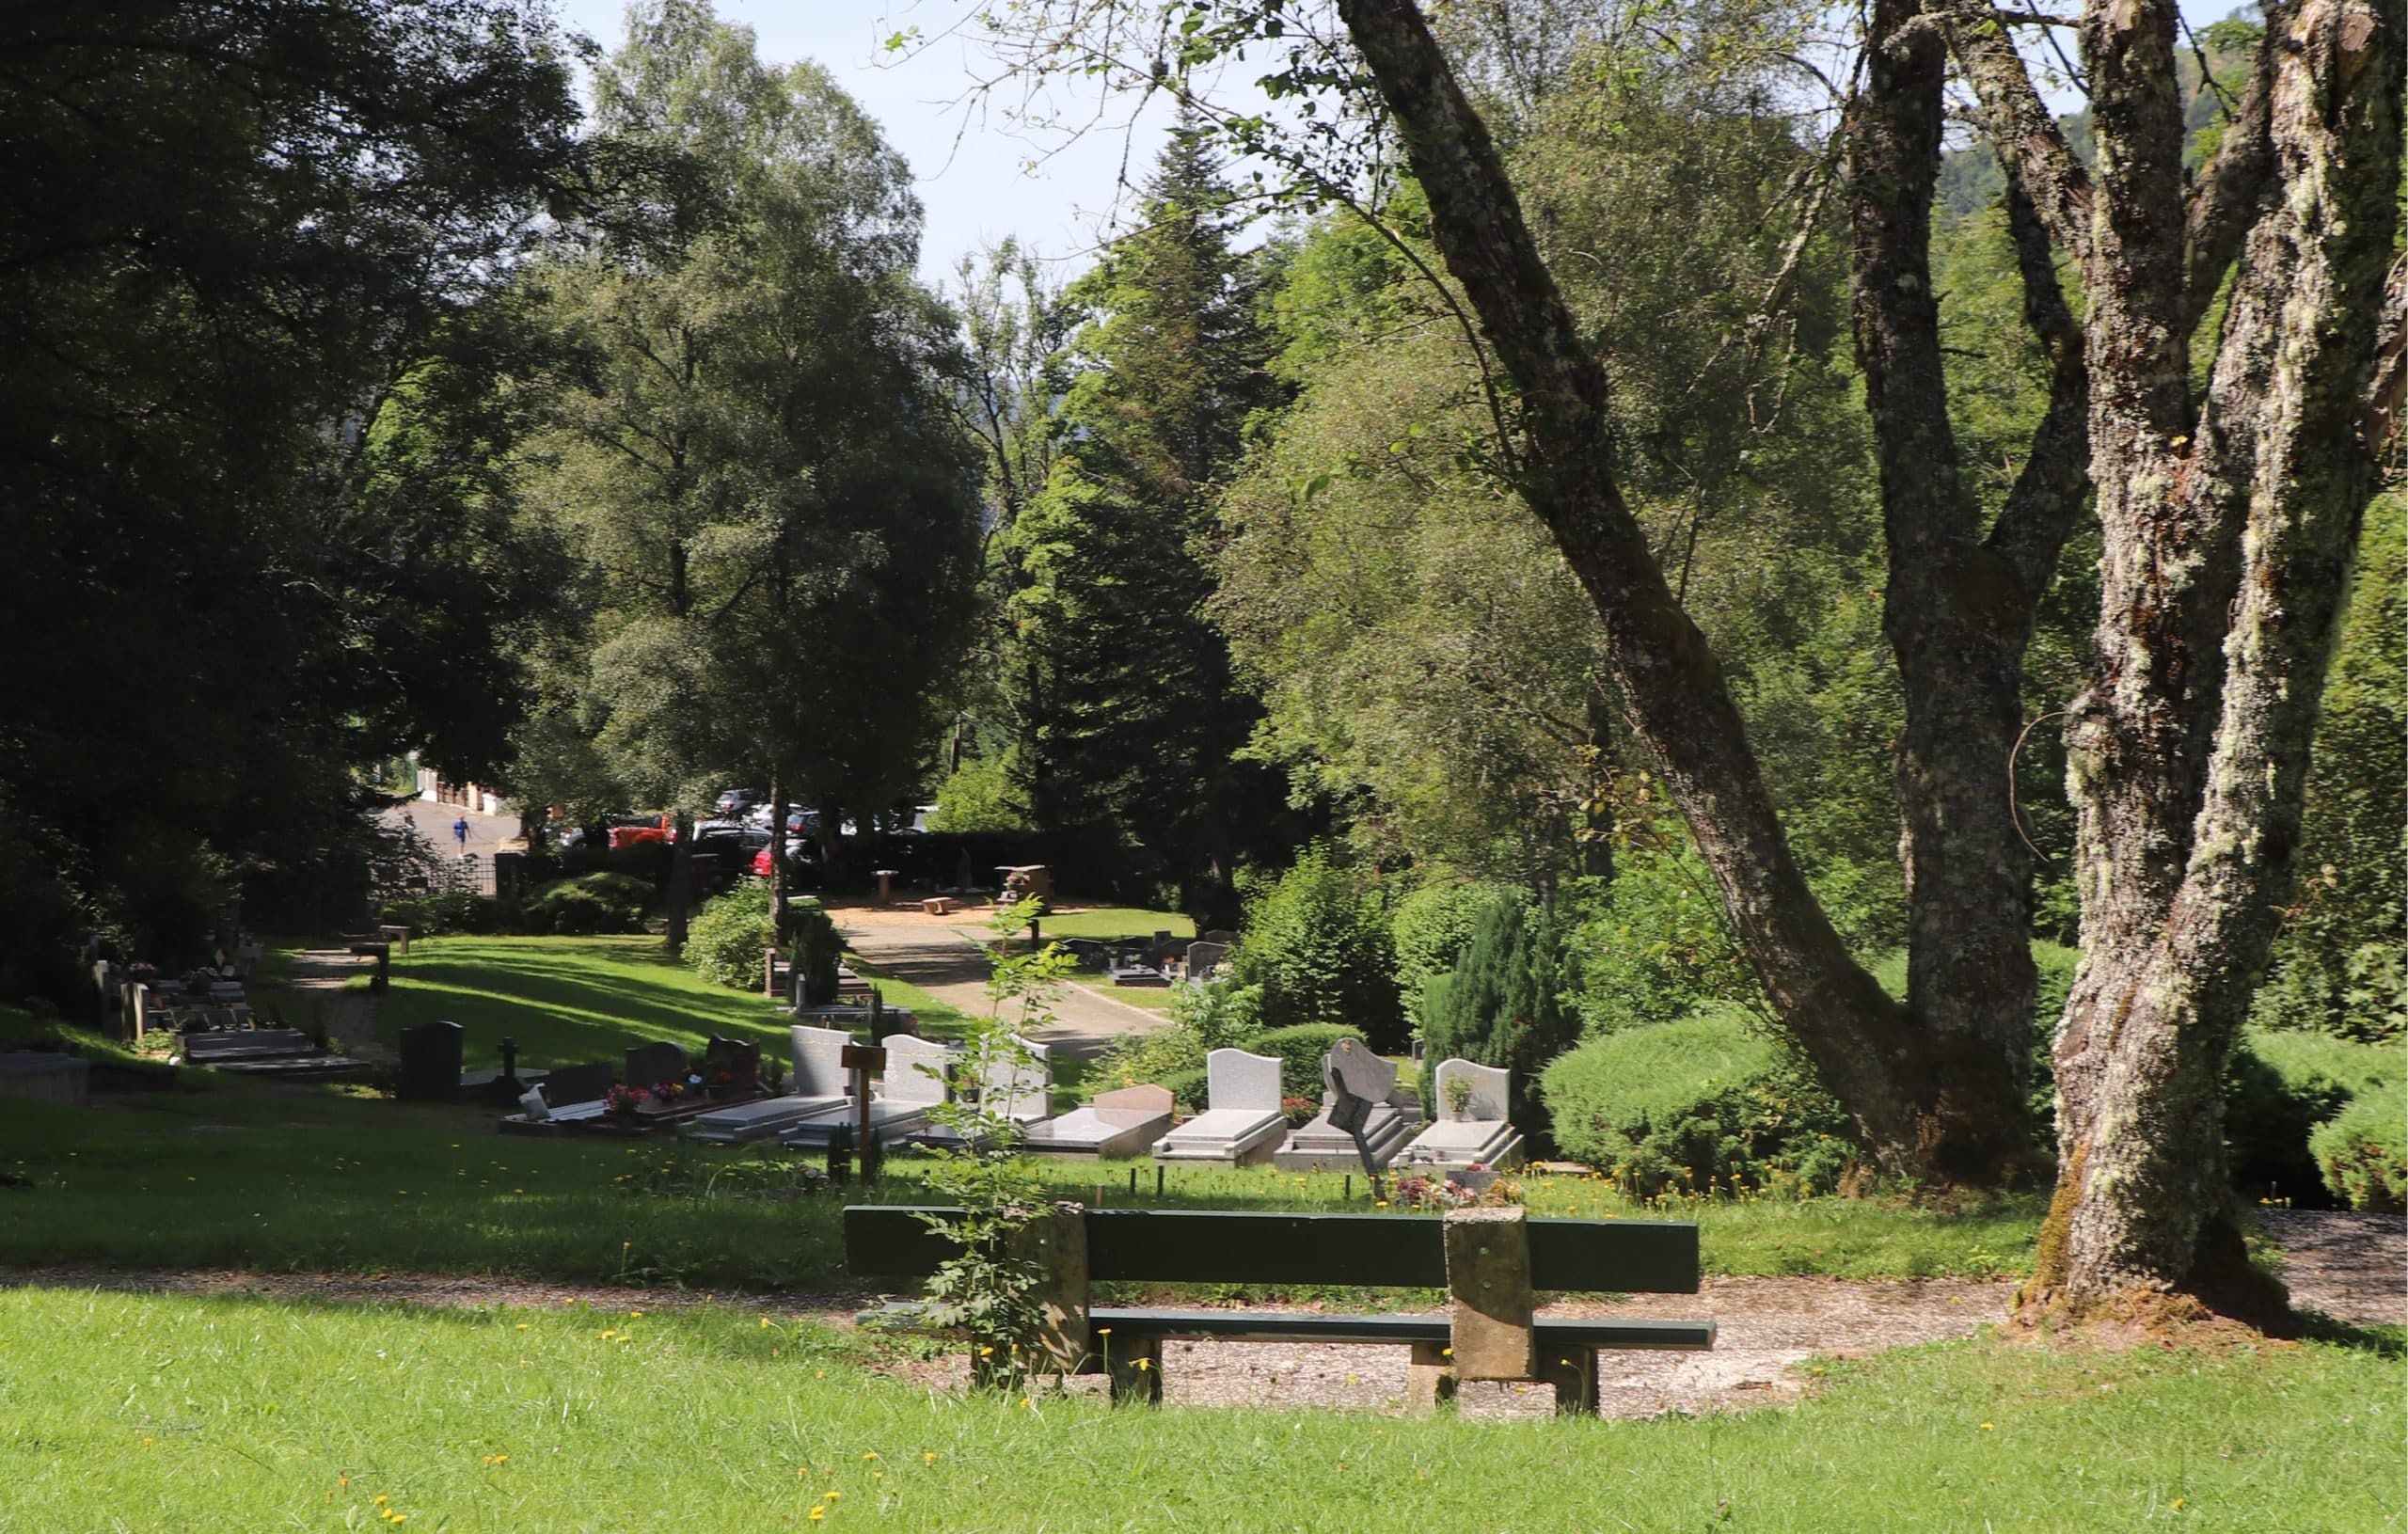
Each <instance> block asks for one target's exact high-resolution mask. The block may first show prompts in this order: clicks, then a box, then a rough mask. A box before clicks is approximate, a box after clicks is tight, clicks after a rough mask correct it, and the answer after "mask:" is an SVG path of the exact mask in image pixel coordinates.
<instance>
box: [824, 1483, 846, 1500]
mask: <svg viewBox="0 0 2408 1534" xmlns="http://www.w3.org/2000/svg"><path fill="white" fill-rule="evenodd" d="M820 1495H821V1496H824V1497H826V1498H827V1499H828V1500H829V1501H831V1502H833V1501H835V1500H836V1499H837V1498H838V1497H840V1496H842V1495H844V1493H842V1492H840V1491H838V1490H836V1488H834V1487H833V1486H831V1487H829V1488H828V1489H827V1490H826V1491H824V1492H822V1493H820Z"/></svg>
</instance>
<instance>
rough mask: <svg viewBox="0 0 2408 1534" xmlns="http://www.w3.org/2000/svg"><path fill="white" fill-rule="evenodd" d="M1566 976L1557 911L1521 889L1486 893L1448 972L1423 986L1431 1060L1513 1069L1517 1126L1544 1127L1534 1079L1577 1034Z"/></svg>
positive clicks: (1531, 1130) (1426, 1050)
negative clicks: (1456, 1059) (1477, 918)
mask: <svg viewBox="0 0 2408 1534" xmlns="http://www.w3.org/2000/svg"><path fill="white" fill-rule="evenodd" d="M1563 984H1564V974H1563V942H1562V939H1561V938H1560V936H1559V934H1558V933H1557V931H1556V926H1555V922H1554V919H1553V918H1552V917H1550V916H1549V915H1548V914H1547V912H1546V911H1545V909H1544V908H1541V907H1538V906H1534V905H1532V904H1530V903H1529V901H1528V900H1525V899H1524V898H1523V897H1522V896H1521V895H1520V894H1519V893H1518V892H1516V893H1509V894H1503V895H1499V896H1497V897H1495V898H1493V899H1491V900H1490V902H1489V904H1488V908H1487V909H1485V910H1483V911H1481V917H1480V925H1479V926H1478V927H1476V928H1475V929H1474V930H1473V933H1472V939H1471V942H1470V944H1469V945H1468V946H1466V947H1465V949H1464V954H1463V957H1462V958H1460V959H1459V960H1457V961H1456V964H1455V968H1454V970H1453V972H1452V973H1450V974H1449V975H1447V976H1446V977H1445V978H1444V979H1443V980H1442V981H1438V982H1434V983H1433V984H1432V985H1431V986H1430V987H1429V988H1427V989H1425V990H1424V991H1423V993H1422V1002H1423V1005H1422V1017H1421V1038H1422V1045H1423V1054H1424V1056H1425V1057H1426V1058H1427V1059H1428V1060H1429V1061H1430V1063H1431V1064H1432V1065H1433V1066H1435V1065H1436V1064H1437V1063H1438V1062H1439V1061H1442V1060H1446V1059H1448V1058H1450V1057H1453V1056H1460V1057H1462V1058H1463V1059H1465V1060H1469V1061H1471V1062H1472V1063H1474V1064H1475V1065H1482V1066H1502V1067H1505V1068H1506V1069H1508V1070H1510V1071H1512V1072H1513V1081H1512V1085H1511V1092H1510V1102H1511V1112H1512V1114H1513V1122H1514V1124H1515V1126H1516V1127H1518V1128H1519V1129H1520V1130H1521V1131H1522V1132H1523V1133H1524V1134H1527V1135H1532V1136H1543V1135H1545V1132H1546V1128H1547V1123H1546V1117H1547V1115H1546V1113H1545V1108H1544V1107H1543V1106H1542V1103H1541V1099H1539V1097H1538V1096H1537V1095H1536V1094H1535V1093H1534V1092H1532V1091H1531V1084H1532V1083H1533V1081H1534V1080H1535V1078H1536V1077H1537V1075H1538V1072H1539V1071H1540V1070H1542V1069H1543V1068H1545V1066H1546V1064H1547V1062H1548V1061H1550V1060H1553V1059H1554V1058H1555V1057H1556V1056H1557V1055H1559V1054H1560V1053H1562V1052H1564V1051H1565V1050H1568V1049H1570V1048H1571V1047H1572V1046H1573V1045H1574V1044H1575V1043H1576V1042H1578V1040H1579V1037H1580V1020H1579V1016H1578V1014H1576V1012H1574V1011H1573V1009H1572V1008H1570V1007H1569V1006H1566V1005H1565V1004H1564V1003H1563V998H1562V995H1561V990H1562V988H1563Z"/></svg>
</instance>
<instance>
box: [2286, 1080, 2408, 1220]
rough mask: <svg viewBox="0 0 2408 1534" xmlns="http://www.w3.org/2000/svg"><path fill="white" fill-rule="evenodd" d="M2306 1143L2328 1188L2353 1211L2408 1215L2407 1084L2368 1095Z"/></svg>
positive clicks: (2354, 1103)
mask: <svg viewBox="0 0 2408 1534" xmlns="http://www.w3.org/2000/svg"><path fill="white" fill-rule="evenodd" d="M2308 1144H2309V1146H2310V1147H2311V1148H2312V1149H2313V1150H2314V1151H2315V1153H2316V1164H2317V1165H2318V1167H2320V1168H2321V1170H2322V1171H2323V1174H2324V1182H2325V1186H2327V1187H2329V1188H2331V1189H2332V1190H2333V1191H2334V1192H2335V1193H2336V1194H2339V1195H2340V1196H2341V1197H2342V1198H2343V1199H2345V1200H2347V1201H2348V1203H2349V1206H2350V1207H2351V1208H2352V1209H2353V1210H2375V1211H2378V1212H2380V1213H2384V1214H2399V1213H2402V1212H2408V1085H2402V1084H2401V1083H2398V1082H2393V1083H2389V1084H2388V1085H2384V1086H2380V1087H2375V1088H2373V1089H2371V1090H2369V1091H2368V1092H2366V1093H2365V1094H2364V1095H2362V1096H2360V1097H2359V1098H2357V1099H2355V1100H2353V1102H2351V1104H2350V1105H2349V1106H2348V1107H2347V1108H2344V1109H2343V1110H2341V1113H2340V1115H2339V1116H2337V1117H2336V1118H2335V1119H2334V1120H2333V1121H2332V1122H2331V1123H2329V1124H2324V1125H2321V1126H2320V1127H2319V1128H2318V1129H2317V1131H2316V1132H2315V1133H2314V1134H2313V1135H2311V1136H2310V1137H2309V1140H2308Z"/></svg>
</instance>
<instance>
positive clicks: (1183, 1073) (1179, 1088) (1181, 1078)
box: [1131, 1066, 1212, 1114]
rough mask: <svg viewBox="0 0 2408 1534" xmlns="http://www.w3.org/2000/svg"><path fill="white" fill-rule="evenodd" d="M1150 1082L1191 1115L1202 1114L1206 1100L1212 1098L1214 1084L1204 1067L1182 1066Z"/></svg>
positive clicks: (1155, 1077) (1165, 1072) (1153, 1078)
mask: <svg viewBox="0 0 2408 1534" xmlns="http://www.w3.org/2000/svg"><path fill="white" fill-rule="evenodd" d="M1149 1080H1151V1081H1152V1083H1154V1084H1155V1085H1156V1086H1159V1087H1161V1088H1162V1089H1163V1090H1164V1091H1165V1092H1168V1093H1169V1094H1170V1096H1171V1100H1172V1101H1174V1102H1176V1103H1178V1104H1179V1105H1180V1107H1182V1108H1184V1109H1186V1110H1187V1111H1188V1112H1190V1113H1196V1114H1200V1113H1202V1112H1203V1111H1204V1106H1205V1102H1206V1100H1207V1099H1209V1098H1210V1097H1211V1096H1212V1091H1211V1087H1212V1082H1211V1079H1210V1076H1209V1074H1208V1073H1207V1072H1206V1070H1205V1068H1204V1067H1202V1066H1182V1067H1180V1068H1179V1069H1177V1070H1169V1071H1164V1072H1163V1073H1162V1074H1161V1075H1159V1076H1154V1077H1151V1078H1149ZM1131 1084H1135V1083H1131Z"/></svg>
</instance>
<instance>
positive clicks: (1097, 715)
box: [1009, 122, 1285, 925]
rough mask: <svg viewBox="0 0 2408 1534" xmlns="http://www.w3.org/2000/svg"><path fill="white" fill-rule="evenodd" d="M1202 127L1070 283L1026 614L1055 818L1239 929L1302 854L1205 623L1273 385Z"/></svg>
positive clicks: (1032, 513)
mask: <svg viewBox="0 0 2408 1534" xmlns="http://www.w3.org/2000/svg"><path fill="white" fill-rule="evenodd" d="M1231 200H1232V199H1231V196H1230V193H1229V191H1228V187H1227V186H1226V185H1224V184H1223V182H1222V179H1221V172H1220V166H1219V164H1218V162H1217V160H1216V159H1215V158H1214V157H1213V155H1212V153H1211V152H1210V150H1208V148H1207V147H1206V145H1205V141H1204V138H1203V136H1202V135H1201V134H1199V133H1198V132H1197V131H1196V124H1194V123H1192V122H1182V123H1181V125H1180V128H1179V130H1178V131H1176V132H1174V134H1172V136H1171V141H1170V143H1169V144H1168V146H1167V147H1166V148H1165V149H1164V152H1163V156H1162V159H1161V162H1160V164H1159V165H1158V166H1157V167H1156V169H1155V173H1154V175H1153V177H1152V179H1151V180H1150V181H1149V182H1148V184H1147V189H1146V202H1145V208H1144V211H1143V213H1142V214H1141V215H1140V218H1139V223H1138V227H1137V228H1136V229H1133V231H1132V232H1130V233H1129V234H1127V235H1124V236H1123V237H1122V238H1120V239H1119V240H1117V241H1116V242H1114V244H1113V245H1112V246H1111V247H1110V248H1109V249H1108V250H1107V251H1106V252H1105V253H1104V257H1103V260H1102V262H1101V264H1100V265H1099V266H1098V267H1097V268H1096V270H1095V271H1094V272H1092V273H1090V274H1089V275H1088V276H1087V277H1085V278H1084V279H1082V280H1081V281H1080V282H1079V283H1078V284H1077V285H1076V286H1075V287H1074V288H1073V290H1072V291H1071V293H1069V302H1070V303H1072V304H1073V305H1076V306H1079V307H1081V308H1084V309H1085V310H1086V312H1087V313H1088V314H1089V316H1090V318H1089V319H1088V321H1087V323H1086V324H1084V325H1083V326H1081V327H1080V329H1079V331H1078V333H1077V334H1076V336H1075V337H1073V339H1072V340H1071V344H1070V348H1069V363H1070V367H1071V370H1072V374H1073V376H1072V378H1071V380H1070V383H1069V389H1068V392H1067V394H1066V395H1065V396H1064V398H1063V402H1062V405H1061V410H1060V416H1059V429H1060V431H1061V433H1062V436H1061V439H1060V440H1061V446H1060V449H1059V451H1058V454H1057V455H1056V456H1055V457H1054V460H1053V463H1052V467H1051V472H1050V474H1049V476H1048V478H1047V481H1046V483H1045V485H1044V487H1043V489H1042V490H1041V491H1040V492H1039V493H1038V494H1037V495H1036V496H1035V497H1034V498H1033V499H1032V500H1031V501H1030V503H1029V504H1028V505H1027V506H1026V508H1025V509H1024V510H1023V511H1022V513H1021V514H1020V516H1019V518H1018V520H1017V521H1016V522H1015V523H1014V524H1013V526H1012V528H1011V530H1010V534H1009V537H1010V550H1009V557H1010V558H1011V559H1013V560H1014V561H1017V569H1018V571H1019V574H1020V577H1021V585H1020V586H1019V588H1018V590H1017V591H1016V592H1015V593H1014V594H1013V596H1012V599H1011V609H1010V616H1011V620H1012V624H1013V628H1014V632H1015V635H1016V642H1017V644H1018V646H1019V648H1020V652H1021V657H1022V661H1023V663H1024V665H1026V666H1029V667H1033V668H1034V672H1035V676H1036V680H1035V683H1034V686H1033V690H1030V692H1029V696H1028V697H1027V699H1026V701H1025V704H1024V706H1025V707H1026V708H1027V709H1028V710H1029V714H1030V721H1031V723H1032V724H1033V726H1034V739H1033V740H1032V741H1031V743H1030V747H1031V754H1030V755H1029V757H1028V759H1027V760H1026V761H1025V762H1024V764H1023V765H1024V766H1025V767H1026V768H1027V769H1028V772H1029V777H1028V782H1027V787H1026V793H1027V796H1028V799H1029V803H1030V808H1031V812H1032V814H1033V815H1034V817H1035V818H1036V820H1037V821H1038V823H1039V824H1040V825H1042V826H1045V827H1047V828H1049V829H1051V828H1074V827H1101V828H1104V829H1106V830H1108V831H1109V832H1110V834H1111V835H1112V837H1113V838H1114V839H1115V840H1116V841H1117V843H1119V844H1120V845H1121V846H1124V847H1127V848H1130V849H1133V851H1134V853H1135V854H1136V855H1137V856H1138V858H1139V859H1140V860H1141V862H1145V863H1146V864H1147V865H1148V866H1149V869H1150V870H1151V871H1152V872H1153V873H1154V874H1155V876H1156V877H1157V878H1160V879H1161V880H1162V881H1164V883H1166V884H1168V885H1170V886H1172V887H1173V888H1176V889H1177V890H1178V892H1179V903H1180V906H1181V907H1182V908H1183V909H1187V910H1188V911H1189V912H1191V913H1192V914H1195V915H1197V916H1199V917H1203V918H1206V919H1207V920H1209V921H1210V922H1212V924H1213V925H1225V924H1226V922H1227V921H1228V918H1229V916H1230V915H1231V914H1232V913H1233V912H1234V909H1235V906H1236V898H1235V887H1234V885H1233V883H1232V882H1231V878H1232V875H1233V874H1234V872H1235V870H1236V869H1237V867H1238V865H1239V862H1240V861H1241V859H1242V858H1245V857H1249V856H1259V855H1260V854H1261V853H1263V852H1265V851H1275V850H1284V847H1283V846H1282V844H1281V839H1280V838H1279V837H1278V835H1277V828H1278V826H1279V823H1280V820H1281V814H1280V812H1281V808H1282V805H1283V803H1284V800H1285V793H1284V785H1283V784H1282V783H1280V782H1279V781H1278V777H1277V775H1276V774H1275V773H1274V772H1272V771H1270V770H1268V769H1267V768H1266V767H1264V766H1263V764H1261V763H1260V762H1259V761H1254V760H1250V759H1248V758H1247V757H1245V756H1244V754H1243V752H1242V751H1241V748H1243V747H1244V745H1245V743H1246V739H1247V737H1248V735H1250V734H1251V732H1252V730H1253V728H1254V722H1255V720H1256V718H1257V717H1258V715H1259V708H1258V707H1257V705H1256V704H1255V703H1254V701H1253V699H1252V698H1250V697H1249V696H1248V695H1247V694H1246V693H1245V692H1244V690H1242V689H1241V688H1238V687H1237V685H1236V683H1235V681H1234V678H1233V676H1232V673H1231V670H1230V664H1229V658H1228V641H1227V640H1225V639H1224V638H1223V637H1222V635H1221V634H1220V633H1219V632H1217V631H1216V630H1215V629H1214V628H1213V626H1212V625H1211V623H1209V622H1208V621H1207V619H1206V617H1205V613H1204V607H1205V603H1206V600H1207V598H1209V597H1210V596H1211V594H1212V577H1211V574H1210V572H1209V571H1208V569H1207V567H1206V565H1205V563H1204V561H1203V557H1202V555H1203V550H1204V546H1206V544H1207V543H1208V541H1209V540H1210V539H1211V538H1212V535H1213V533H1214V502H1213V498H1212V487H1213V484H1214V482H1216V481H1217V480H1218V479H1220V478H1221V477H1222V475H1223V474H1224V472H1225V471H1226V470H1227V469H1228V467H1229V466H1230V465H1231V464H1232V463H1233V462H1234V461H1235V460H1236V458H1237V456H1238V453H1239V451H1240V448H1241V445H1242V433H1243V431H1244V427H1245V425H1246V421H1247V419H1248V417H1249V415H1250V414H1251V413H1252V412H1253V411H1254V410H1255V409H1257V408H1258V407H1260V406H1263V405H1267V404H1270V403H1273V396H1272V391H1271V387H1270V381H1269V379H1268V378H1267V376H1266V375H1265V373H1264V372H1263V362H1264V360H1265V358H1266V357H1267V356H1268V354H1269V342H1268V340H1267V339H1266V338H1265V337H1264V336H1263V334H1262V331H1261V327H1260V325H1259V323H1258V321H1257V318H1256V313H1255V292H1254V290H1255V287H1256V278H1255V277H1254V275H1253V272H1252V266H1253V261H1252V258H1250V257H1248V256H1245V255H1244V254H1241V253H1240V252H1238V251H1236V250H1234V249H1232V248H1231V243H1230V235H1231V228H1232V220H1231V218H1230V216H1229V207H1230V203H1231Z"/></svg>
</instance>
